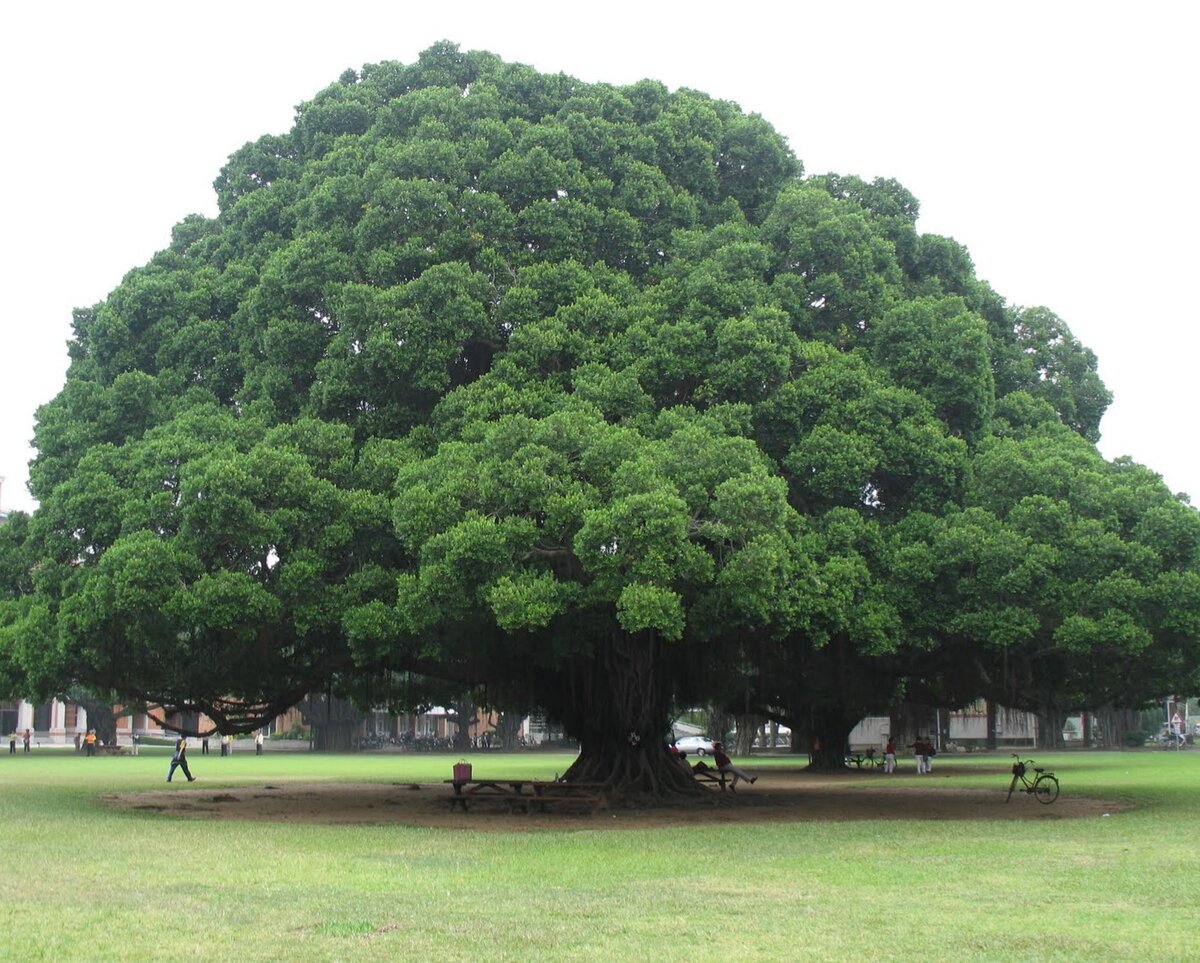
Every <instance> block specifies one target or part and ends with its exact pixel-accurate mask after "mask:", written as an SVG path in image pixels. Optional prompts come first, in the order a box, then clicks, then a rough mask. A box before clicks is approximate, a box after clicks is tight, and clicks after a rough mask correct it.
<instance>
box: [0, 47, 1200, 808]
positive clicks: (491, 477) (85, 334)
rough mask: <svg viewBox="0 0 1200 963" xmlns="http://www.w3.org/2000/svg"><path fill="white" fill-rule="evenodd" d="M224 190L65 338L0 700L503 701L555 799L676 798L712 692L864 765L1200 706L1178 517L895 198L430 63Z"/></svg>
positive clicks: (334, 93)
mask: <svg viewBox="0 0 1200 963" xmlns="http://www.w3.org/2000/svg"><path fill="white" fill-rule="evenodd" d="M214 186H215V189H216V193H217V198H218V201H219V213H218V214H217V216H216V217H214V218H208V217H202V216H191V217H188V218H186V219H185V220H183V221H182V222H181V223H179V224H178V225H176V226H175V228H174V230H173V232H172V240H171V244H170V246H169V247H168V248H167V249H166V250H164V251H161V252H160V253H159V254H157V255H156V256H155V257H154V258H153V259H152V260H151V261H150V263H148V264H146V265H144V266H142V267H138V268H135V269H133V270H132V271H130V272H129V273H128V274H127V275H126V276H125V278H124V279H123V280H121V282H120V284H119V285H118V286H117V287H116V288H115V289H114V290H113V291H112V293H111V294H110V295H109V296H108V297H107V299H106V300H104V301H103V302H101V303H99V304H96V305H94V306H92V307H89V308H85V309H80V310H77V311H76V313H75V316H74V334H73V337H72V339H71V341H70V345H69V351H70V359H71V361H70V369H69V372H68V374H67V379H66V383H65V385H64V386H63V388H62V390H61V391H60V392H59V394H58V395H57V396H56V397H55V398H54V399H53V400H52V401H50V402H49V403H48V404H46V405H45V406H44V407H43V408H42V409H41V410H40V411H39V416H38V419H39V420H38V425H37V430H36V446H37V458H36V460H35V462H34V463H33V466H32V472H31V478H32V481H31V486H32V489H33V493H34V495H35V496H36V497H37V498H38V500H39V502H40V508H39V509H38V510H37V512H36V513H35V514H34V515H33V516H32V517H31V518H29V519H23V518H18V519H16V520H14V523H13V524H11V525H10V526H8V527H7V529H6V530H5V532H3V533H0V680H2V681H3V682H4V684H5V685H6V686H7V687H8V688H10V689H13V690H14V691H15V690H18V689H20V690H23V691H39V692H46V693H49V692H51V691H58V690H62V689H64V688H65V687H66V686H69V685H83V686H87V687H90V688H91V689H92V690H94V691H103V692H111V693H113V694H114V695H116V696H118V697H119V698H120V699H122V700H128V701H136V702H138V703H145V704H149V705H160V706H163V707H166V708H167V709H169V710H171V711H175V710H179V711H186V712H194V711H203V712H205V713H207V714H208V715H209V716H211V717H212V718H214V719H216V720H217V722H218V723H219V724H220V725H221V726H222V727H223V728H225V729H227V730H229V731H237V730H243V731H244V730H247V729H250V728H252V727H254V726H256V725H258V724H259V723H260V721H261V720H262V719H264V718H268V717H270V716H271V715H273V714H275V713H276V712H278V711H280V710H282V709H283V708H285V707H287V706H290V705H292V704H295V703H296V702H297V701H299V700H300V699H302V698H304V697H305V696H306V695H307V694H309V693H314V692H315V693H324V692H333V691H336V692H338V693H340V694H343V695H347V694H348V695H350V696H352V697H355V698H357V699H359V700H360V701H361V702H363V703H370V702H372V701H380V700H387V699H390V698H392V693H393V690H394V688H395V686H396V685H397V684H398V683H397V680H403V688H404V690H405V691H411V686H412V684H413V680H414V679H420V678H427V679H430V680H435V681H436V682H437V684H440V685H445V684H447V683H453V684H456V685H460V686H462V687H483V688H485V689H486V691H487V692H488V694H489V698H490V699H491V700H493V701H494V702H496V703H497V704H510V705H513V706H530V705H536V706H540V707H543V708H544V709H545V711H546V712H548V713H549V714H550V715H551V716H553V717H554V718H556V719H557V720H559V721H561V723H562V724H563V726H564V727H565V729H566V731H567V732H568V733H569V734H571V735H572V736H574V737H575V738H577V739H578V740H579V741H580V744H581V746H582V752H581V754H580V757H579V760H578V762H577V763H576V765H575V767H574V768H573V769H572V770H571V772H570V773H569V774H568V777H569V778H578V779H584V780H587V781H600V782H606V783H608V784H609V785H610V786H612V787H613V788H614V789H618V790H622V791H626V792H629V793H645V794H650V795H659V796H662V795H672V794H686V793H688V792H692V791H694V788H693V787H692V786H691V785H690V780H689V779H688V777H687V776H686V775H685V774H683V773H682V772H681V771H680V770H679V769H678V768H677V767H674V766H672V765H671V763H670V762H669V760H668V757H667V755H666V753H665V751H664V749H663V736H664V733H665V732H666V730H667V728H668V725H669V720H670V718H671V713H672V711H673V708H674V707H675V706H677V705H680V704H694V703H693V700H709V701H714V702H723V703H726V704H729V705H734V706H738V707H743V708H752V709H753V710H754V711H756V712H761V713H763V714H766V715H769V716H771V717H772V718H776V719H779V720H780V721H785V722H789V723H790V724H792V725H793V726H794V727H795V728H797V729H798V730H799V731H800V732H802V733H808V734H809V735H813V736H818V737H820V739H821V742H822V744H823V746H825V747H826V748H825V750H824V751H825V755H824V756H821V755H820V754H818V758H817V760H816V761H817V764H819V765H820V764H828V765H840V764H841V754H842V750H843V748H844V745H845V738H846V735H847V733H848V731H849V728H850V726H852V725H853V724H854V721H855V720H857V718H859V717H860V716H861V715H862V714H863V713H864V712H867V711H877V710H879V709H881V708H883V709H886V707H888V706H889V705H892V704H894V703H895V700H897V699H898V698H903V697H914V698H925V699H928V700H938V701H931V702H930V704H943V705H949V704H961V702H957V703H956V701H955V700H966V699H971V698H976V697H978V696H981V695H986V696H990V697H994V698H1000V699H1004V700H1006V704H1010V705H1022V706H1024V707H1031V708H1034V709H1036V710H1038V711H1043V712H1051V711H1056V710H1062V711H1066V710H1067V709H1068V708H1070V707H1073V706H1076V705H1080V704H1082V705H1102V704H1120V703H1121V702H1122V700H1125V701H1126V702H1128V700H1133V701H1135V702H1136V701H1138V700H1144V699H1146V698H1148V697H1150V696H1151V695H1153V694H1157V693H1156V692H1155V691H1153V690H1155V689H1156V687H1159V686H1162V685H1166V684H1170V685H1176V684H1178V686H1179V688H1186V682H1187V679H1188V678H1190V679H1192V680H1193V681H1195V665H1196V661H1197V660H1196V657H1195V644H1196V643H1195V641H1194V640H1195V639H1196V638H1197V637H1198V636H1200V632H1198V631H1197V629H1198V628H1200V624H1198V613H1200V580H1198V578H1197V570H1196V565H1197V549H1198V546H1200V528H1198V525H1197V519H1196V515H1195V512H1194V511H1193V510H1192V509H1191V508H1190V507H1188V506H1187V504H1186V502H1185V501H1184V500H1183V499H1181V498H1177V497H1175V496H1172V495H1171V494H1170V493H1169V492H1168V491H1167V490H1166V489H1165V487H1164V486H1163V485H1162V483H1161V480H1160V479H1159V478H1158V477H1157V476H1156V475H1154V474H1153V473H1152V472H1150V471H1149V470H1147V469H1144V468H1142V467H1140V466H1137V465H1134V464H1132V463H1130V462H1128V461H1118V462H1115V463H1110V462H1106V461H1105V460H1104V459H1103V458H1101V457H1100V456H1099V455H1098V454H1097V452H1096V449H1095V442H1096V440H1097V438H1098V437H1099V425H1100V419H1101V416H1102V415H1103V413H1104V410H1105V407H1106V405H1107V404H1108V402H1109V396H1108V393H1107V392H1106V390H1105V388H1104V386H1103V384H1102V383H1101V381H1100V379H1099V377H1098V376H1097V373H1096V360H1095V358H1094V356H1093V355H1092V354H1091V352H1089V351H1088V350H1087V349H1086V348H1084V347H1083V346H1082V345H1080V344H1079V343H1078V341H1076V339H1075V338H1074V337H1073V336H1072V334H1071V332H1070V331H1069V329H1068V328H1067V326H1066V325H1065V324H1064V323H1063V322H1062V321H1061V320H1060V319H1059V318H1057V317H1056V316H1055V315H1054V314H1053V313H1052V312H1050V311H1048V310H1046V309H1044V308H1020V307H1015V306H1012V305H1009V304H1007V303H1006V302H1005V301H1004V299H1003V298H1002V297H1000V296H999V295H998V294H996V293H995V292H994V291H992V290H991V288H990V287H989V286H988V285H987V284H986V283H984V282H983V281H981V280H979V279H978V278H976V277H975V274H974V268H973V265H972V263H971V260H970V258H969V256H968V254H967V252H966V250H965V249H964V248H963V247H962V246H961V245H960V244H958V243H956V242H955V241H953V240H950V239H948V238H945V237H939V236H933V235H929V234H921V233H920V232H918V230H917V229H916V221H917V215H918V204H917V200H916V199H915V198H914V197H913V196H912V195H911V194H909V193H908V192H907V191H906V190H905V189H904V188H903V187H902V186H900V185H899V184H897V183H895V182H894V181H889V180H875V181H872V182H869V183H868V182H866V181H864V180H861V179H859V178H857V177H853V176H840V175H833V174H827V175H820V176H806V175H805V173H804V171H803V168H802V165H801V163H800V161H799V160H798V159H797V157H796V156H795V154H794V153H793V151H792V149H791V148H790V147H789V145H788V144H787V143H786V142H785V141H784V139H783V138H782V137H781V136H780V135H779V134H778V133H776V131H775V130H773V129H772V127H771V125H770V124H769V123H768V122H767V121H766V120H764V119H763V118H761V117H759V116H757V115H755V114H747V113H744V112H743V111H742V110H741V109H740V108H739V107H738V106H737V105H735V104H731V103H728V102H723V101H720V100H714V99H712V98H711V97H709V96H706V95H705V94H703V93H699V92H696V91H693V90H686V89H685V90H677V91H673V92H672V91H670V90H668V89H667V88H666V87H664V86H663V85H662V84H660V83H657V82H654V81H648V80H647V81H642V82H640V83H637V84H634V85H632V86H627V87H617V86H609V85H606V84H590V83H583V82H581V81H579V80H576V79H574V78H572V77H569V76H565V75H547V74H541V73H538V72H537V71H535V70H533V69H531V68H529V67H527V66H522V65H519V64H511V63H506V62H504V61H502V60H501V59H499V58H498V57H496V56H493V55H491V54H488V53H482V52H469V53H466V52H462V51H460V50H459V49H458V48H457V47H455V46H453V45H451V44H448V43H443V44H439V45H437V46H435V47H433V48H431V49H429V50H427V51H426V52H425V53H423V54H422V55H421V56H420V57H419V59H418V60H417V62H416V63H414V64H409V65H405V64H400V63H381V64H375V65H370V66H366V67H364V68H363V69H362V70H359V71H354V70H348V71H346V72H345V73H344V74H343V75H342V76H341V77H340V78H339V79H338V80H337V82H336V83H334V84H332V85H331V86H329V87H327V88H326V89H324V90H322V91H321V92H320V93H318V94H317V95H316V96H315V97H314V98H313V99H312V100H310V101H309V102H307V103H304V104H302V105H301V106H300V107H299V108H298V109H297V112H296V118H295V123H294V126H293V127H292V129H291V130H290V131H288V132H287V133H285V134H281V135H268V136H264V137H262V138H260V139H259V140H257V141H254V142H253V143H249V144H246V145H245V146H244V147H242V148H240V149H239V150H237V151H235V152H234V153H233V154H232V155H231V156H230V158H229V161H228V163H227V164H226V165H225V167H224V168H223V169H222V170H221V171H220V174H219V176H218V177H217V179H216V182H215V185H214ZM985 188H986V189H998V186H997V185H991V186H987V185H981V189H985ZM1189 673H1191V674H1190V675H1189Z"/></svg>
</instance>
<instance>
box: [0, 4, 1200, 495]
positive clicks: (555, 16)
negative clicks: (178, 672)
mask: <svg viewBox="0 0 1200 963" xmlns="http://www.w3.org/2000/svg"><path fill="white" fill-rule="evenodd" d="M1194 9H1195V7H1194V5H1193V4H1190V3H1187V2H1161V0H1142V2H1141V3H1138V4H1133V3H1128V2H1122V3H1111V4H1110V3H1105V2H1095V0H1093V2H1089V3H1073V2H1051V0H1041V2H1023V0H1017V2H1003V3H998V2H990V0H976V2H968V0H959V2H930V3H921V2H917V0H909V2H906V3H896V2H891V3H875V2H858V3H856V2H847V0H842V2H831V0H824V2H821V3H811V2H807V0H796V2H790V3H784V2H781V3H763V2H755V0H743V2H740V3H729V2H723V3H711V2H704V0H692V2H688V3H662V2H660V3H653V2H649V0H642V2H639V3H629V2H626V0H613V2H605V3H594V4H593V3H586V2H584V3H574V4H572V3H563V2H557V3H535V2H520V0H512V2H508V3H499V2H492V3H474V2H457V3H452V4H451V3H447V4H436V3H425V4H420V5H415V4H409V3H405V2H400V0H394V2H391V3H382V2H357V0H340V2H336V3H335V2H330V0H327V2H324V3H319V4H317V3H309V2H305V0H293V2H286V3H284V2H270V0H260V2H258V3H247V2H244V0H240V2H227V0H206V2H203V3H200V2H191V0H180V2H171V3H167V2H161V0H158V2H138V0H128V2H124V0H110V2H107V3H95V2H80V3H72V2H53V0H47V2H44V3H41V4H38V5H34V4H32V3H29V2H27V0H26V2H21V3H12V4H5V5H4V8H3V12H0V80H2V86H0V89H2V90H3V91H4V98H3V102H2V108H0V109H2V117H3V123H4V139H3V147H2V148H0V186H2V188H3V200H2V203H3V220H2V225H3V229H2V230H0V280H2V281H3V295H4V301H5V303H6V304H7V308H6V309H5V310H4V312H3V314H2V315H0V476H6V478H7V480H6V482H5V484H4V487H3V493H2V495H0V507H2V508H5V509H9V510H11V509H23V510H32V508H33V507H34V503H33V501H32V499H31V497H30V496H29V494H28V492H27V490H26V488H25V481H26V477H27V471H26V463H27V462H28V460H29V459H30V458H31V457H32V451H31V449H30V448H29V442H30V439H31V438H32V435H33V424H34V410H35V409H36V408H37V406H38V405H40V404H42V403H44V402H45V401H47V400H49V399H50V398H51V397H53V396H54V395H55V394H56V393H57V391H58V390H59V388H60V387H61V385H62V381H63V376H64V372H65V369H66V350H65V342H66V340H67V337H68V335H69V332H70V318H71V309H72V308H73V307H75V306H81V305H89V304H93V303H95V302H96V301H99V300H101V299H103V298H104V297H105V296H106V295H107V294H108V292H109V291H111V290H112V289H113V288H114V287H115V286H116V285H117V283H118V282H119V281H120V279H121V277H122V275H123V274H124V273H125V272H126V271H128V270H129V269H131V268H133V267H135V266H137V265H140V264H143V263H145V262H146V261H147V260H148V259H149V258H150V257H151V255H153V253H154V252H155V251H157V250H159V249H161V248H163V247H165V246H166V244H167V243H168V240H169V237H170V229H171V226H172V225H173V224H174V223H176V222H177V221H179V220H180V219H181V218H182V217H184V216H185V215H187V214H189V213H192V212H199V213H204V214H209V215H211V214H215V212H216V203H215V198H214V195H213V191H212V187H211V185H212V181H213V179H214V177H216V175H217V173H218V171H219V169H220V167H221V165H222V164H223V163H224V161H225V158H226V157H227V156H228V155H229V154H230V153H231V152H232V151H234V150H236V149H237V148H238V147H240V146H241V145H242V144H243V143H245V142H246V141H247V140H252V139H255V138H257V137H258V136H260V135H262V134H266V133H282V132H284V131H286V130H287V129H288V128H289V127H290V125H291V121H292V115H293V108H294V106H295V105H296V104H298V103H300V102H301V101H303V100H307V99H309V98H310V97H312V96H313V95H314V94H315V93H316V92H317V91H318V90H320V89H321V88H322V87H324V86H325V85H327V84H329V83H332V82H333V81H334V80H336V79H337V77H338V75H339V74H340V73H341V72H342V71H343V70H344V69H345V68H347V67H354V68H358V67H360V66H362V65H363V64H365V63H377V62H379V61H381V60H399V61H403V62H405V63H410V62H412V61H413V60H414V59H415V58H416V56H417V54H418V53H419V52H420V51H421V50H423V49H425V48H426V47H428V46H429V45H430V44H432V43H434V42H435V41H438V40H442V39H446V40H451V41H454V42H456V43H458V44H460V45H461V46H462V47H463V48H465V49H485V50H490V51H492V52H494V53H496V54H498V55H499V56H501V57H503V58H504V59H506V60H510V61H518V62H522V63H528V64H531V65H533V66H534V67H536V68H538V69H539V70H542V71H550V72H553V71H563V72H566V73H569V74H572V75H574V76H577V77H579V78H581V79H583V80H588V81H608V82H612V83H618V84H624V83H631V82H633V81H636V80H638V79H641V78H643V77H653V78H656V79H659V80H661V81H663V82H664V83H666V84H667V85H668V86H669V87H671V88H672V89H674V88H677V87H692V88H696V89H699V90H703V91H705V92H707V93H709V94H711V95H713V96H714V97H719V98H722V99H727V100H733V101H736V102H737V103H739V104H740V105H741V107H742V108H743V109H744V110H746V111H753V112H756V113H760V114H762V115H763V116H764V117H765V118H766V119H767V120H768V121H770V122H771V123H772V124H773V125H774V126H775V127H776V128H777V129H778V130H779V131H781V132H782V133H783V134H784V135H785V136H786V137H787V138H788V140H789V142H790V143H791V146H792V148H793V150H795V152H796V154H797V155H798V156H799V157H800V159H801V160H802V161H803V162H804V165H805V169H806V171H807V172H808V173H823V172H826V171H830V170H833V171H838V172H840V173H848V174H858V175H860V176H862V177H866V178H872V177H876V176H882V177H894V178H896V179H897V180H899V181H900V182H901V183H903V184H904V185H905V186H906V187H907V188H908V189H909V190H910V191H912V192H913V193H914V194H915V195H916V196H917V197H918V198H919V200H920V201H921V220H920V222H919V224H918V229H919V230H921V231H924V232H932V233H938V234H948V235H950V236H952V237H954V238H956V239H957V240H959V241H961V242H962V243H963V244H965V245H966V246H967V248H968V249H969V250H970V252H971V254H972V257H973V258H974V261H975V265H976V270H977V273H978V274H979V276H980V277H982V278H985V279H987V280H988V281H990V282H991V283H992V285H993V287H995V289H996V290H997V291H998V292H999V293H1000V294H1001V295H1003V296H1004V297H1005V298H1006V299H1007V300H1008V301H1009V303H1011V304H1018V305H1038V304H1042V305H1046V306H1047V307H1050V308H1051V309H1053V310H1054V311H1056V312H1057V313H1058V314H1059V315H1060V316H1061V317H1062V318H1063V319H1064V320H1065V321H1066V322H1067V324H1068V325H1069V326H1070V327H1071V329H1072V330H1073V331H1074V333H1075V334H1076V336H1077V337H1079V338H1080V339H1081V340H1082V341H1083V342H1084V343H1085V344H1087V345H1088V346H1089V347H1091V348H1092V349H1093V350H1094V351H1095V352H1096V353H1097V354H1098V356H1099V358H1100V373H1101V376H1102V377H1103V378H1104V380H1105V382H1106V383H1107V385H1108V387H1109V389H1110V390H1111V391H1112V392H1113V394H1114V395H1115V396H1116V400H1115V402H1114V403H1113V405H1112V407H1111V408H1110V409H1109V412H1108V415H1107V416H1106V418H1105V420H1104V423H1103V425H1102V430H1103V439H1102V440H1101V446H1100V447H1101V450H1102V451H1103V453H1104V454H1105V455H1106V456H1107V457H1109V458H1113V457H1116V456H1118V455H1131V456H1133V457H1134V458H1135V459H1136V460H1137V461H1139V462H1142V463H1144V464H1146V465H1149V466H1150V467H1151V468H1153V469H1154V470H1155V471H1157V472H1159V473H1160V474H1162V475H1163V477H1164V478H1165V479H1166V481H1167V484H1168V485H1169V486H1170V487H1171V488H1172V490H1174V491H1184V492H1188V493H1191V494H1192V495H1193V496H1200V452H1198V451H1197V447H1196V444H1195V433H1194V430H1193V417H1194V415H1193V409H1194V406H1195V396H1196V392H1197V386H1198V384H1200V372H1198V371H1197V370H1196V348H1197V345H1198V341H1200V335H1198V333H1197V328H1198V322H1200V317H1198V316H1197V314H1198V312H1197V298H1196V296H1195V292H1194V287H1195V284H1196V281H1197V279H1198V274H1197V264H1198V262H1200V244H1198V243H1197V230H1198V228H1200V199H1198V198H1200V189H1198V188H1197V186H1196V184H1197V182H1196V171H1197V167H1198V165H1197V147H1196V127H1197V116H1198V111H1197V95H1198V94H1200V67H1198V64H1200V55H1198V54H1197V46H1198V44H1197V41H1198V40H1200V37H1198V31H1197V23H1198V15H1197V14H1196V13H1194V12H1193V10H1194Z"/></svg>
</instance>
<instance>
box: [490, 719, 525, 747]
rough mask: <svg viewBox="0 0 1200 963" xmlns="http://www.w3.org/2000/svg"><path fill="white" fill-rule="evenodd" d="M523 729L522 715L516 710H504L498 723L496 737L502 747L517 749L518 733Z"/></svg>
mask: <svg viewBox="0 0 1200 963" xmlns="http://www.w3.org/2000/svg"><path fill="white" fill-rule="evenodd" d="M520 731H521V716H520V714H519V713H516V712H502V713H500V719H499V721H498V722H497V723H496V738H497V739H499V741H500V748H501V749H516V748H517V734H518V733H519V732H520Z"/></svg>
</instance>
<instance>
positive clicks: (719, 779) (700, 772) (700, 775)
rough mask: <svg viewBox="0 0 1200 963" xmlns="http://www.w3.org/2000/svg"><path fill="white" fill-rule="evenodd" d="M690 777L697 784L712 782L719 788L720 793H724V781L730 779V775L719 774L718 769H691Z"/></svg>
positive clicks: (725, 773)
mask: <svg viewBox="0 0 1200 963" xmlns="http://www.w3.org/2000/svg"><path fill="white" fill-rule="evenodd" d="M692 777H693V778H694V779H696V780H697V781H698V782H713V783H718V784H720V786H721V792H724V791H725V781H726V780H727V779H731V778H732V776H731V774H730V773H727V772H721V770H719V769H693V770H692Z"/></svg>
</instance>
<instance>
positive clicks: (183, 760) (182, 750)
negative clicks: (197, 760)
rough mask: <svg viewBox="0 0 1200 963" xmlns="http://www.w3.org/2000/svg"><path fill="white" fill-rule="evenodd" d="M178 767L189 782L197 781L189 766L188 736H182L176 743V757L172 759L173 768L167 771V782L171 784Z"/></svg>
mask: <svg viewBox="0 0 1200 963" xmlns="http://www.w3.org/2000/svg"><path fill="white" fill-rule="evenodd" d="M176 766H178V767H179V768H180V769H182V770H183V774H184V775H185V776H187V781H188V782H195V781H196V777H195V776H193V775H192V771H191V770H190V769H189V768H188V764H187V736H180V737H179V739H178V740H176V742H175V755H173V756H172V757H171V768H170V769H168V770H167V782H170V781H171V777H172V776H173V775H175V767H176Z"/></svg>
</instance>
